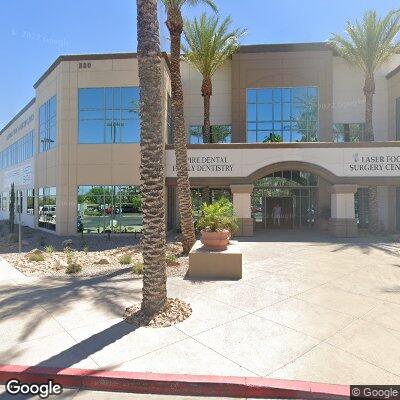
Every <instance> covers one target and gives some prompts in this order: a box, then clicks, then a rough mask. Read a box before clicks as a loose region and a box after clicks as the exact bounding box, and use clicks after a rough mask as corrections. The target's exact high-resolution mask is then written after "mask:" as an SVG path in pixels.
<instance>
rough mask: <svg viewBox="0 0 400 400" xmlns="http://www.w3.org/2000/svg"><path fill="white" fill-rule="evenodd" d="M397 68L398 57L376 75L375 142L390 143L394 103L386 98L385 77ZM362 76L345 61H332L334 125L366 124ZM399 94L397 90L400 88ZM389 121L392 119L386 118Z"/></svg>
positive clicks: (399, 61) (399, 56)
mask: <svg viewBox="0 0 400 400" xmlns="http://www.w3.org/2000/svg"><path fill="white" fill-rule="evenodd" d="M399 64H400V55H398V56H395V57H393V58H392V60H391V61H390V62H388V63H386V64H385V65H384V66H383V67H382V68H380V69H379V70H378V71H376V74H375V85H376V90H375V95H374V113H373V125H374V134H375V140H376V141H384V140H391V139H393V134H392V132H393V125H392V123H388V110H389V109H391V110H392V109H393V101H392V100H391V99H389V96H388V88H389V85H388V81H387V79H386V75H387V74H388V73H389V72H390V71H391V70H393V69H394V68H395V67H396V66H397V65H399ZM363 87H364V76H363V73H362V72H361V71H360V70H358V69H357V68H355V67H353V66H350V65H349V64H348V63H347V62H346V61H345V60H344V59H342V58H340V57H333V122H334V123H360V122H364V121H365V96H364V93H363ZM399 92H400V86H399ZM389 119H392V116H390V117H389Z"/></svg>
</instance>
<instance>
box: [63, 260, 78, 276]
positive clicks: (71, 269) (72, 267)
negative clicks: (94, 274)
mask: <svg viewBox="0 0 400 400" xmlns="http://www.w3.org/2000/svg"><path fill="white" fill-rule="evenodd" d="M81 271H82V267H81V266H80V265H79V264H77V263H74V262H72V263H71V264H69V263H68V266H67V268H66V269H65V273H66V274H69V275H70V274H77V273H78V272H81Z"/></svg>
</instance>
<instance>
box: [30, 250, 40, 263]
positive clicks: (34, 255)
mask: <svg viewBox="0 0 400 400" xmlns="http://www.w3.org/2000/svg"><path fill="white" fill-rule="evenodd" d="M28 259H29V261H34V262H40V261H44V255H43V254H42V253H41V252H40V253H39V252H34V253H31V254H29V256H28Z"/></svg>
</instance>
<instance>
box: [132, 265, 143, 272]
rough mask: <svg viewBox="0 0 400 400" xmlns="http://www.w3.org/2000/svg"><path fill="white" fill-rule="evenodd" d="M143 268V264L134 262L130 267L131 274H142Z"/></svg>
mask: <svg viewBox="0 0 400 400" xmlns="http://www.w3.org/2000/svg"><path fill="white" fill-rule="evenodd" d="M143 270H144V264H143V263H136V264H135V265H134V266H133V268H132V274H135V275H143Z"/></svg>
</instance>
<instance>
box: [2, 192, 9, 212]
mask: <svg viewBox="0 0 400 400" xmlns="http://www.w3.org/2000/svg"><path fill="white" fill-rule="evenodd" d="M7 204H8V192H2V194H1V210H2V211H7V209H8V208H7Z"/></svg>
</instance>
